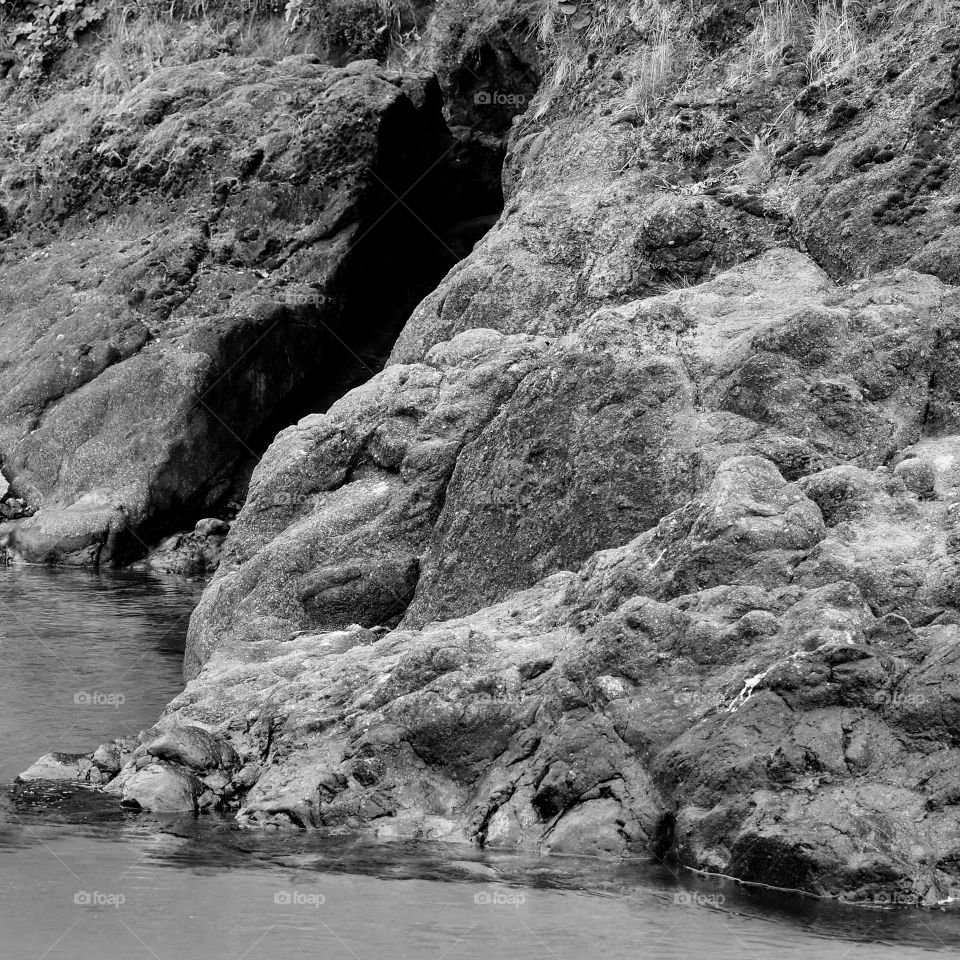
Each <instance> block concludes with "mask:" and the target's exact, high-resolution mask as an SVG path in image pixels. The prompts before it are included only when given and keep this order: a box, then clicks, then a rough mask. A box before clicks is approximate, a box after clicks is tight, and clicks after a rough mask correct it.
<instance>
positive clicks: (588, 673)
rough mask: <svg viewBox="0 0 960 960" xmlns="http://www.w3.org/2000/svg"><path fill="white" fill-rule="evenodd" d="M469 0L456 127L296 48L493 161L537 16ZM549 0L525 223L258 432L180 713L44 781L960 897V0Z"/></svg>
mask: <svg viewBox="0 0 960 960" xmlns="http://www.w3.org/2000/svg"><path fill="white" fill-rule="evenodd" d="M461 7H462V5H461V6H456V5H454V4H452V3H451V4H440V5H438V7H437V8H436V9H433V10H432V11H431V12H430V18H431V19H430V20H429V24H428V27H427V29H426V30H425V32H424V38H425V39H424V42H423V46H422V47H420V48H419V49H418V53H416V54H413V59H414V60H415V62H416V63H417V64H418V67H419V68H423V67H427V68H429V69H432V70H435V71H436V73H437V74H438V76H439V77H440V89H441V91H443V92H444V93H445V94H446V96H447V105H446V108H445V110H446V113H445V115H444V116H445V119H446V120H447V121H448V126H444V127H442V129H441V125H440V124H438V123H437V122H436V118H434V120H431V119H430V116H431V114H430V112H429V111H430V109H431V108H430V106H429V104H430V102H431V96H432V94H431V93H430V91H431V90H432V89H434V88H433V87H432V86H431V83H430V81H429V80H427V79H426V78H424V77H421V75H420V74H410V73H407V74H403V75H393V74H389V73H384V72H383V70H382V69H381V68H377V67H375V66H374V65H372V64H371V65H365V66H350V67H346V68H329V67H320V66H317V65H308V64H301V62H300V61H296V63H297V64H298V66H297V68H296V70H297V71H304V72H306V73H307V74H308V75H312V74H313V72H317V73H319V74H321V75H322V77H323V79H322V80H318V81H317V82H319V83H321V84H327V85H328V86H327V87H325V89H337V87H338V85H340V84H357V83H360V82H361V81H360V80H358V79H356V78H362V84H363V90H364V91H365V93H364V96H366V91H369V90H375V91H378V96H380V97H382V98H383V99H379V100H378V103H380V104H386V103H387V101H389V103H390V104H396V103H398V102H399V103H400V104H401V106H400V107H395V109H400V110H404V111H406V113H405V114H403V116H404V118H405V120H404V122H403V123H402V124H400V125H399V126H400V127H401V129H402V130H410V129H413V128H415V124H416V123H423V124H424V128H423V131H420V132H418V134H417V136H416V138H415V143H416V146H417V150H418V151H419V150H421V149H424V150H426V153H427V154H428V155H429V153H430V150H431V149H433V147H431V146H430V145H431V144H432V142H433V141H432V139H431V137H432V136H435V137H436V138H437V142H442V140H443V137H444V136H447V137H451V138H452V140H448V141H447V143H448V144H450V146H448V148H447V149H448V150H450V149H452V151H453V153H454V154H455V155H457V156H459V157H461V158H468V157H472V158H473V161H472V162H473V163H474V164H476V167H475V168H476V169H487V168H488V166H489V163H490V162H491V159H490V158H491V157H493V156H496V151H497V149H498V147H497V140H496V136H497V133H496V131H488V132H487V133H484V131H483V130H482V125H481V124H479V123H478V122H475V120H474V119H472V118H476V117H477V116H478V115H479V116H481V117H482V116H483V114H482V110H483V108H484V107H485V106H488V105H495V104H496V103H506V98H507V97H509V96H511V95H513V94H516V99H515V101H514V102H515V103H516V104H521V102H522V101H523V100H524V99H525V98H526V96H527V93H526V92H525V91H524V90H523V89H521V88H520V87H519V86H517V87H516V88H508V89H505V90H504V89H492V90H491V89H489V88H488V87H487V86H484V84H485V83H501V84H507V83H509V82H511V80H510V78H511V77H512V78H514V81H515V82H517V83H518V84H519V80H517V79H516V78H517V77H519V76H520V74H519V73H518V72H517V67H516V63H515V62H514V61H512V60H511V59H510V58H511V57H516V58H519V57H520V54H519V53H518V51H520V50H522V49H523V45H522V43H521V42H520V41H519V40H517V36H518V34H517V30H518V27H517V24H518V23H519V20H518V19H517V18H518V17H520V12H519V11H518V10H517V9H515V8H511V9H510V10H507V8H506V7H503V8H501V9H500V11H499V13H500V16H499V18H496V17H495V18H494V19H493V20H492V21H491V20H489V19H484V18H485V17H488V15H489V12H490V8H487V7H485V8H484V10H483V16H481V15H480V14H479V13H478V14H476V17H475V20H474V21H473V22H474V25H475V26H476V30H477V31H479V33H475V34H470V31H469V30H466V31H465V32H466V34H467V35H468V36H469V42H467V41H466V40H464V38H463V36H462V35H461V34H460V33H457V31H456V30H454V29H453V27H452V24H453V23H455V22H457V21H456V20H455V18H454V17H453V16H452V14H453V13H456V12H457V11H458V10H461ZM531 11H533V8H530V9H526V8H525V11H524V15H525V16H526V17H527V20H526V21H525V22H527V23H530V22H532V21H533V19H534V16H533V13H532V12H531ZM533 12H535V13H536V15H537V17H538V18H539V36H540V38H541V43H542V48H541V55H542V57H543V61H542V63H543V64H544V65H545V66H546V68H547V75H546V79H545V80H544V82H543V84H542V85H541V86H540V88H539V92H538V93H537V95H536V97H535V99H533V101H532V102H531V103H530V104H529V105H528V106H527V107H526V110H525V112H523V113H522V115H520V116H518V118H517V119H516V120H515V121H514V122H513V124H512V127H511V130H510V134H509V137H508V140H507V152H506V158H505V163H504V168H503V179H502V185H503V199H504V204H505V205H504V209H503V212H502V214H501V216H500V217H499V219H498V221H497V223H496V225H495V226H494V228H493V229H492V230H491V231H490V232H489V233H487V234H486V236H485V237H484V238H483V239H482V240H481V241H480V243H479V244H478V245H477V246H476V247H475V248H474V249H473V250H472V252H471V253H470V254H469V255H468V256H467V257H466V258H465V259H463V260H462V261H461V262H459V263H458V264H457V265H456V266H454V267H453V269H452V270H450V271H449V273H447V275H446V276H445V277H444V279H443V280H442V281H441V282H440V283H439V285H438V286H437V287H436V289H434V290H433V292H431V293H430V294H429V295H428V296H427V297H426V299H424V300H423V301H422V302H421V303H420V304H419V306H417V307H416V309H415V310H414V311H413V313H412V315H411V316H410V317H409V319H407V320H406V322H405V324H404V325H403V329H402V331H401V332H400V333H399V338H398V339H397V341H396V344H395V345H394V346H393V352H392V355H391V357H390V360H389V363H388V365H387V366H386V368H385V369H384V370H383V371H382V372H380V373H379V374H377V375H376V376H374V377H372V378H371V379H370V380H368V382H366V383H365V384H363V385H362V386H360V387H358V388H356V389H354V390H352V391H350V392H349V393H346V395H344V396H342V397H341V398H340V399H338V400H337V401H336V402H335V403H333V404H332V405H331V406H329V407H327V408H325V409H319V405H318V406H317V407H316V408H315V410H314V411H313V412H310V413H309V414H308V415H307V416H305V417H303V418H302V419H299V420H298V421H297V422H295V423H291V424H289V425H287V426H286V428H285V429H283V430H281V431H280V432H279V433H278V434H277V435H276V438H275V439H274V440H273V442H272V443H271V444H270V446H269V447H268V448H267V449H266V452H265V453H264V454H263V456H262V458H261V459H259V461H258V463H257V464H256V466H255V467H254V469H253V472H252V476H251V478H250V482H249V487H248V490H247V493H246V497H245V502H244V504H243V507H242V509H241V510H240V513H239V515H238V517H237V518H236V521H235V522H234V523H233V525H232V527H231V529H230V531H229V534H228V535H227V537H226V540H225V542H224V543H223V554H222V561H221V563H220V566H219V569H218V571H217V573H216V575H215V577H214V579H213V581H212V583H211V584H210V586H209V588H208V589H207V591H206V592H205V594H204V597H203V599H202V600H201V603H200V605H199V607H198V608H197V611H196V613H195V614H194V617H193V620H192V622H191V628H190V635H189V638H188V651H187V662H186V671H187V677H188V680H189V681H190V682H189V683H188V685H187V687H186V690H185V691H184V693H183V694H182V695H181V696H180V697H179V698H177V700H175V701H174V702H173V703H172V704H171V705H170V707H169V708H168V710H167V712H166V713H165V715H164V717H163V718H161V720H160V722H159V723H158V724H157V726H156V728H155V729H153V730H151V731H148V732H146V733H144V734H143V735H142V736H141V737H140V738H139V740H138V741H136V742H130V741H118V742H117V743H116V744H113V745H107V746H104V747H102V748H101V749H100V751H98V753H97V754H95V755H94V756H93V757H92V758H87V759H82V760H66V759H63V758H61V759H55V758H50V759H47V760H45V761H43V762H42V763H41V764H40V765H39V766H38V767H37V768H35V769H34V770H32V771H29V772H28V773H27V774H25V776H28V777H49V776H63V777H73V776H77V775H80V776H81V777H83V778H86V779H88V780H90V781H92V782H98V783H102V782H106V781H107V780H109V783H108V784H107V786H106V789H107V790H108V791H110V792H113V793H116V794H117V795H119V796H120V797H121V798H122V800H123V802H125V803H127V804H129V805H132V806H140V807H144V808H147V809H154V810H159V811H163V810H181V809H194V808H198V809H201V810H205V809H210V808H213V807H225V808H228V809H231V810H235V811H236V814H237V816H238V817H239V819H240V820H242V821H243V822H245V823H249V824H290V823H293V824H296V825H299V826H309V827H314V828H318V829H321V830H324V831H327V832H333V833H345V832H350V833H355V832H359V833H365V834H369V835H374V836H403V837H429V838H452V839H461V840H463V839H469V840H471V841H474V842H478V843H482V844H486V845H491V846H494V845H497V846H520V847H527V848H533V849H540V850H550V851H558V852H567V853H603V854H607V855H616V856H629V855H644V856H658V857H668V858H672V859H673V860H674V861H676V862H678V863H679V864H681V865H683V866H687V867H692V868H695V869H700V870H705V871H709V872H714V873H721V874H725V875H730V876H734V877H737V878H740V879H743V880H747V881H755V882H762V883H767V884H772V885H775V886H780V887H790V888H794V889H799V890H803V891H806V892H810V893H817V894H823V895H835V896H842V897H844V898H848V899H870V898H874V897H876V896H877V895H878V893H883V894H885V895H893V894H896V896H897V897H898V898H906V899H907V900H908V901H909V902H916V903H923V904H933V903H938V902H944V901H947V900H950V899H951V898H956V897H957V896H960V868H958V863H960V846H958V844H960V840H958V838H960V830H958V827H960V808H958V806H957V803H958V798H960V778H958V774H957V773H956V767H955V764H956V761H957V749H958V740H960V713H958V710H960V674H958V671H957V666H956V661H957V657H958V655H960V654H958V651H960V645H958V641H960V593H958V588H957V584H958V582H960V581H958V569H957V562H958V561H957V555H958V543H960V540H958V535H957V524H958V522H960V520H958V515H957V509H958V504H960V459H958V458H960V415H958V402H960V354H958V350H957V348H956V343H957V341H958V338H960V298H958V288H957V286H955V285H956V284H958V283H960V275H958V267H957V260H956V253H955V239H956V237H957V235H958V234H957V232H958V229H960V205H958V203H957V189H956V188H957V183H958V181H957V176H958V175H957V172H956V169H955V165H954V164H953V156H954V155H955V153H956V149H957V146H958V143H957V141H958V138H960V131H958V123H960V59H958V50H960V47H958V44H957V41H956V27H957V25H958V19H960V12H958V10H957V9H956V8H955V6H954V5H952V4H945V3H919V4H903V3H898V2H895V0H890V2H880V3H877V4H874V5H872V6H869V8H868V7H867V6H866V5H858V4H855V3H839V2H837V3H834V2H832V0H826V2H822V0H821V2H811V3H804V2H800V0H798V2H791V0H775V2H770V3H764V4H760V3H756V2H749V0H722V2H716V3H707V2H703V3H700V2H698V3H693V4H687V3H683V4H681V3H671V2H654V0H648V2H637V3H632V4H623V5H600V4H597V3H589V2H585V3H580V4H563V5H560V6H559V7H557V8H550V7H546V8H543V9H539V10H536V11H533ZM511 18H512V19H511ZM468 22H469V18H468ZM481 26H482V29H481ZM478 35H482V36H483V37H485V38H487V40H489V42H490V44H491V47H490V49H491V50H493V51H494V52H495V53H496V55H493V54H491V55H490V56H488V57H487V60H486V64H487V65H486V67H484V69H487V70H489V71H491V72H488V73H485V74H474V80H473V81H471V82H467V80H466V79H465V77H466V74H465V73H464V70H466V67H464V69H463V70H461V69H460V66H459V65H458V64H461V63H466V64H467V65H469V64H471V63H472V64H479V63H481V61H482V58H479V57H478V58H477V59H475V60H471V59H470V58H469V57H468V58H465V59H461V60H457V59H456V58H457V57H458V56H460V55H461V54H462V51H463V50H464V49H465V46H464V44H466V48H469V49H479V47H477V45H476V44H477V41H476V36H478ZM519 36H520V37H521V38H522V37H524V36H527V34H525V33H523V31H520V34H519ZM490 38H494V39H490ZM504 38H507V39H504ZM511 38H512V39H511ZM494 40H495V41H496V42H494ZM508 41H509V42H508ZM484 42H487V41H486V40H485V41H484ZM470 44H473V46H470ZM452 51H459V52H458V53H455V52H452ZM418 57H419V58H420V59H417V58H418ZM517 62H519V59H518V61H517ZM285 64H286V66H285ZM452 64H453V66H452ZM505 64H506V65H507V66H505ZM511 64H512V66H511ZM271 69H275V70H277V71H284V70H286V71H290V72H292V71H293V68H292V67H291V66H290V65H289V64H288V61H283V62H282V63H281V64H279V65H277V66H276V67H272V68H271ZM331 70H333V72H331ZM458 71H459V72H458ZM497 71H500V72H497ZM511 71H512V72H511ZM348 78H349V79H348ZM292 82H293V81H284V84H283V86H284V89H286V88H287V86H288V85H289V84H291V83H292ZM331 84H332V86H329V85H331ZM478 85H479V86H478ZM464 90H467V91H471V92H472V93H473V97H472V104H471V102H470V101H469V100H468V101H467V102H464V96H463V91H464ZM411 91H416V92H415V93H414V92H411ZM477 94H480V95H479V96H478V95H477ZM357 95H358V94H356V93H351V97H355V96H357ZM133 98H134V100H135V98H136V94H134V95H133ZM404 98H406V99H404ZM364 102H366V101H364ZM383 109H384V110H385V111H386V112H389V110H387V107H386V106H384V107H383ZM436 109H437V110H439V107H438V108H436ZM338 115H339V114H338ZM385 115H386V114H385V113H384V114H379V115H378V116H380V117H381V118H382V117H383V116H385ZM437 116H439V114H437ZM415 118H416V119H415ZM330 122H332V121H330ZM379 122H380V123H383V120H382V119H380V120H379ZM472 123H473V124H475V125H474V127H473V128H470V124H472ZM458 127H459V130H457V128H458ZM464 127H467V128H468V129H466V130H465V129H464ZM424 131H431V132H430V133H428V132H424ZM480 134H484V135H483V136H481V135H480ZM304 142H305V143H310V142H312V140H311V138H310V137H307V138H306V139H305V141H304ZM137 149H143V147H142V146H138V147H137ZM401 152H402V151H401ZM403 155H404V157H405V159H406V160H407V161H409V162H410V163H411V164H412V165H413V166H414V167H417V165H418V164H419V165H420V167H418V169H419V168H422V167H423V165H424V163H426V165H427V167H428V168H429V162H428V160H427V158H426V157H424V155H423V154H422V153H419V152H417V151H414V152H413V153H412V154H411V153H410V152H406V153H403ZM342 162H343V161H342V159H338V160H336V162H335V163H334V165H333V167H332V168H331V169H334V170H339V169H340V164H342ZM464 162H467V161H466V160H465V161H464ZM374 164H375V162H374ZM445 189H453V190H454V194H456V188H455V187H454V188H451V187H445ZM358 202H360V201H358ZM304 216H306V215H304ZM347 246H348V247H349V245H347ZM344 255H345V256H347V255H348V254H347V253H345V254H344ZM365 262H369V261H365ZM263 269H264V270H265V271H267V272H269V270H270V269H271V268H270V267H269V266H265V267H263ZM303 276H304V277H305V276H306V274H304V275H303ZM267 282H270V281H269V278H268V280H267ZM209 283H210V284H211V286H210V288H209V289H211V290H213V289H217V286H216V285H217V284H221V283H222V277H221V276H220V275H219V274H215V275H214V276H212V277H211V278H210V280H209ZM174 313H175V311H174ZM254 353H255V354H256V351H254ZM93 382H96V381H95V380H94V381H93ZM31 429H35V428H31ZM26 435H27V436H32V434H26ZM38 442H39V441H38ZM11 449H14V450H15V449H17V448H15V447H13V448H11ZM24 449H29V447H25V448H24ZM58 449H60V450H69V449H70V446H69V444H68V443H67V442H63V443H61V444H60V447H59V448H58ZM7 456H8V454H7V453H6V451H5V452H4V458H5V459H4V463H5V464H6V462H7ZM17 456H20V458H21V460H22V461H23V462H24V463H25V464H29V463H32V462H33V461H31V460H29V458H26V457H24V455H21V454H17ZM11 462H17V463H19V462H20V460H12V461H11ZM137 462H139V461H137ZM64 473H65V471H64V470H63V469H61V470H60V471H59V474H58V475H59V476H62V475H63V474H64ZM23 475H24V476H29V474H28V473H27V472H26V471H24V473H23ZM38 475H39V474H38ZM14 479H15V478H14ZM59 482H61V483H63V481H59ZM75 482H76V481H75ZM21 484H22V482H21ZM76 489H77V490H79V489H80V487H77V488H76ZM17 492H18V493H20V492H23V493H26V494H27V499H28V500H29V499H30V495H31V491H30V490H29V489H28V488H27V487H26V486H24V485H21V486H20V487H18V488H17ZM52 502H53V503H57V502H58V501H56V500H55V499H54V500H53V501H52ZM161 512H162V511H161ZM43 515H44V507H43V504H41V510H40V512H39V513H38V514H37V515H36V517H34V518H31V519H29V520H25V521H18V527H17V528H16V531H15V533H13V534H12V537H13V540H12V542H13V543H14V544H17V543H20V542H24V543H26V542H28V540H29V534H28V531H30V530H31V529H32V528H33V527H36V526H39V525H40V524H41V523H42V518H43ZM21 549H22V548H21ZM898 902H902V899H901V900H900V901H898Z"/></svg>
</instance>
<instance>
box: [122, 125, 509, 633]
mask: <svg viewBox="0 0 960 960" xmlns="http://www.w3.org/2000/svg"><path fill="white" fill-rule="evenodd" d="M386 126H387V129H385V130H383V131H382V132H381V138H382V143H381V152H380V164H379V169H378V170H375V171H372V173H371V184H372V191H371V193H372V196H371V200H370V201H369V202H368V203H367V205H366V209H367V211H368V212H367V213H366V214H365V215H364V217H363V219H362V220H361V221H360V222H359V223H355V224H354V225H352V226H351V225H345V226H344V229H346V230H353V232H354V237H355V238H354V239H353V241H352V244H351V251H350V253H349V254H348V255H347V256H346V257H345V258H344V261H343V265H342V267H341V268H340V269H339V270H338V271H337V274H336V275H335V277H334V278H333V281H332V282H331V283H330V284H329V285H328V286H327V287H326V289H325V291H324V293H323V295H322V296H319V297H318V298H317V302H316V303H313V304H310V303H307V304H297V305H278V323H283V324H295V325H298V326H300V325H302V326H303V327H305V328H309V329H310V330H311V335H310V342H311V344H312V347H311V351H310V352H309V354H308V355H307V356H305V357H304V367H303V371H302V376H301V377H300V379H299V382H298V383H296V384H294V385H293V386H292V388H291V389H290V391H289V392H288V393H287V394H286V395H285V396H284V397H283V398H282V399H280V400H279V401H278V403H277V404H276V406H275V407H274V409H273V411H272V413H271V415H270V416H269V417H268V418H267V419H266V420H265V421H264V422H263V423H261V424H260V425H259V426H258V427H257V428H256V429H255V430H253V431H252V432H251V433H250V434H249V435H248V436H246V437H245V438H243V441H244V442H243V448H242V449H238V458H237V460H236V461H234V463H233V464H232V465H231V466H230V467H229V468H227V469H224V470H221V471H220V472H219V473H218V474H217V475H216V476H215V477H211V478H210V480H209V482H208V484H207V485H206V488H205V489H204V490H202V491H199V492H198V493H197V495H196V496H194V497H192V498H191V501H190V502H189V503H184V504H181V506H180V507H179V509H174V510H165V511H161V512H160V513H159V514H158V516H157V518H156V520H155V521H153V522H152V523H150V524H149V526H148V527H146V528H141V529H140V530H139V531H138V534H139V536H140V538H141V539H146V540H147V541H148V542H156V541H158V540H159V539H161V538H162V537H164V536H167V535H169V534H171V533H173V532H174V531H178V530H185V529H190V528H191V527H192V526H193V525H194V524H195V523H196V522H197V521H198V520H199V519H200V518H201V517H204V516H215V517H221V518H224V519H232V518H233V516H234V515H235V514H236V512H237V510H238V509H239V506H240V505H241V504H242V502H243V500H244V498H245V496H246V489H247V486H248V484H249V480H250V476H251V474H252V472H253V470H254V468H255V467H256V465H257V463H258V462H259V459H260V458H261V457H262V456H263V454H264V453H265V451H266V450H267V448H268V447H269V445H270V444H271V442H272V441H273V439H274V438H275V437H276V435H277V433H279V432H280V431H281V430H283V429H284V428H286V427H288V426H290V425H292V424H295V423H297V422H298V421H299V420H300V419H302V418H303V417H305V416H307V415H309V414H314V413H323V412H325V411H326V410H327V409H329V407H330V406H331V405H332V404H333V403H334V402H335V401H337V400H338V399H340V398H341V397H343V396H344V395H345V394H346V393H348V392H349V391H350V390H352V389H354V388H355V387H358V386H360V385H361V384H363V383H364V382H366V381H367V380H369V379H370V378H371V377H373V376H375V375H376V374H377V373H378V372H379V371H380V370H382V369H383V367H384V365H385V364H386V362H387V359H388V358H389V356H390V353H391V351H392V349H393V346H394V344H395V342H396V340H397V338H398V337H399V335H400V332H401V330H402V329H403V327H404V325H405V324H406V322H407V320H408V319H409V317H410V315H411V313H412V312H413V311H414V309H415V308H416V307H417V305H418V304H419V303H420V302H421V301H422V300H423V299H424V298H425V297H426V296H427V295H428V294H429V293H430V292H431V291H433V290H434V289H435V288H436V287H437V285H438V284H439V283H440V282H441V281H442V280H443V278H444V277H445V276H446V274H447V273H448V272H449V270H450V269H451V268H452V267H453V266H455V265H456V264H457V263H458V262H459V261H460V260H461V259H463V258H464V257H465V256H467V255H468V254H469V253H470V251H471V250H472V249H473V247H474V246H475V245H476V243H477V242H478V241H479V240H480V239H481V238H482V237H483V235H484V234H485V233H486V232H487V231H488V230H489V229H490V228H491V227H492V226H493V225H494V224H495V223H496V222H497V220H498V218H499V215H500V213H501V210H502V205H503V197H502V193H501V192H500V190H499V170H498V171H497V177H496V182H497V188H496V190H493V189H491V185H490V175H489V171H488V170H487V165H488V161H489V157H488V156H487V155H485V154H480V155H479V159H477V156H476V155H473V154H471V153H470V152H469V151H467V152H465V151H464V150H463V149H462V144H461V143H460V142H459V141H457V140H456V138H453V137H450V136H449V135H447V136H448V140H447V142H448V144H449V146H448V149H447V150H446V151H445V152H444V154H443V155H442V156H441V158H440V159H439V160H438V161H437V162H436V163H435V164H434V166H433V167H431V168H430V169H428V170H427V171H425V172H424V171H423V170H418V169H411V165H410V164H409V163H408V162H406V158H405V157H404V156H403V151H404V150H406V149H408V148H407V147H406V145H405V142H406V140H408V139H409V132H408V131H405V130H404V129H403V128H402V118H400V120H398V121H396V122H395V124H394V125H393V128H392V129H391V128H390V126H389V125H386ZM501 160H502V157H501ZM475 161H476V163H475ZM476 164H479V168H478V167H477V165H476ZM397 171H399V175H398V174H397ZM244 349H246V348H244ZM221 388H223V389H225V390H227V392H229V390H230V387H229V384H227V383H226V382H224V384H221V385H220V387H218V390H217V392H218V393H219V392H220V390H221ZM227 404H229V401H228V400H227V399H226V398H224V401H223V405H227ZM215 406H217V408H218V409H220V408H221V404H220V403H217V404H215ZM171 469H172V470H174V472H175V469H174V467H173V466H171ZM211 503H213V504H215V505H214V506H212V507H211V506H210V504H211ZM131 559H132V557H131ZM402 612H403V611H400V614H402Z"/></svg>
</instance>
